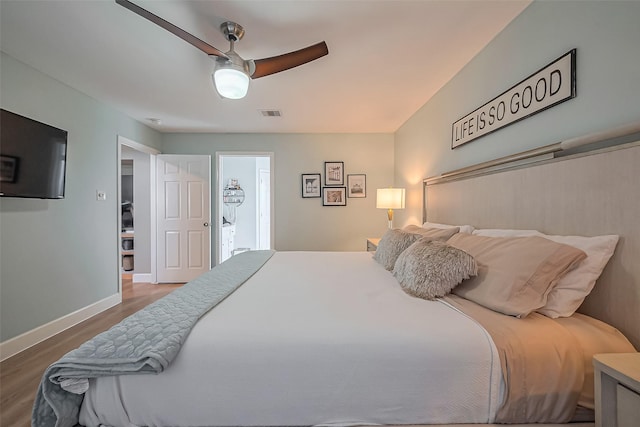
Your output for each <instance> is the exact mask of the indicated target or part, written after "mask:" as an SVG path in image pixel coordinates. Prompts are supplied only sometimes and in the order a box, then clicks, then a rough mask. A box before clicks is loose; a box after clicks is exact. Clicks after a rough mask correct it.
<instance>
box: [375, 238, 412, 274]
mask: <svg viewBox="0 0 640 427" xmlns="http://www.w3.org/2000/svg"><path fill="white" fill-rule="evenodd" d="M420 238H421V236H420V235H419V234H413V233H407V232H406V231H402V230H398V229H393V230H389V231H387V232H386V233H384V235H383V236H382V238H381V239H380V242H379V243H378V249H376V253H375V254H374V255H373V259H374V260H376V261H377V262H378V263H379V264H380V265H382V266H383V267H384V268H386V269H387V270H389V271H391V270H393V266H394V265H395V264H396V259H398V256H399V255H400V254H401V253H402V252H403V251H404V250H405V249H407V248H408V247H409V246H411V245H412V244H413V243H414V242H416V241H418V240H419V239H420Z"/></svg>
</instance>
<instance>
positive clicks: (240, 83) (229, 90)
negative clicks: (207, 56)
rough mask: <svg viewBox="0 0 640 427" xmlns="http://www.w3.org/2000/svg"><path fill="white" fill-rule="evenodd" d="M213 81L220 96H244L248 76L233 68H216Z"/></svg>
mask: <svg viewBox="0 0 640 427" xmlns="http://www.w3.org/2000/svg"><path fill="white" fill-rule="evenodd" d="M213 82H214V84H215V86H216V90H217V91H218V93H219V94H220V96H222V97H225V98H229V99H240V98H244V97H245V95H246V94H247V90H248V89H249V76H248V75H247V74H246V73H244V72H242V71H241V70H237V69H235V68H218V69H217V70H216V71H215V72H214V73H213Z"/></svg>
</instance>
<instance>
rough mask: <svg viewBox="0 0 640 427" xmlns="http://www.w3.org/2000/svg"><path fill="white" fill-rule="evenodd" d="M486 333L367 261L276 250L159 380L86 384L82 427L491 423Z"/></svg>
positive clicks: (496, 377) (496, 369) (492, 381)
mask: <svg viewBox="0 0 640 427" xmlns="http://www.w3.org/2000/svg"><path fill="white" fill-rule="evenodd" d="M501 384H502V374H501V370H500V360H499V357H498V355H497V352H496V349H495V346H494V344H493V342H492V340H491V338H490V336H489V335H488V333H487V332H486V331H485V330H484V329H483V328H482V327H481V326H479V325H478V324H477V323H476V322H475V321H474V320H473V319H470V318H469V317H467V316H466V315H464V314H462V313H460V312H458V311H456V310H455V309H453V308H452V307H450V306H449V305H447V304H445V303H443V302H433V301H424V300H421V299H417V298H413V297H411V296H408V295H407V294H405V293H404V292H403V291H402V290H401V288H400V286H399V285H398V283H397V281H396V280H395V278H394V277H393V276H392V275H391V273H390V272H388V271H386V270H384V269H383V268H382V267H381V266H380V265H378V264H377V263H376V262H375V261H373V260H372V258H371V253H367V252H351V253H344V252H340V253H337V252H278V253H276V254H275V255H274V256H273V257H272V258H271V259H270V260H269V261H268V263H267V264H266V265H265V266H264V267H263V268H262V269H261V270H260V271H259V272H258V273H256V274H255V275H254V276H253V277H252V278H251V279H249V280H248V281H247V282H246V283H245V284H244V285H243V286H241V287H240V289H238V290H237V291H236V292H235V293H234V294H232V295H231V296H230V297H228V298H227V299H226V300H225V301H223V302H222V303H221V304H219V305H218V306H217V307H216V308H214V309H213V310H211V311H210V312H209V313H208V314H206V315H205V316H204V317H203V318H202V319H201V320H200V321H199V322H198V324H197V325H196V326H195V328H194V329H193V330H192V332H191V334H190V335H189V337H188V338H187V340H186V342H185V344H184V347H183V348H182V350H181V352H180V354H179V355H178V356H177V358H176V359H175V360H174V362H173V364H172V365H171V366H170V367H169V368H168V369H167V370H166V371H165V372H163V373H161V374H159V375H130V376H120V377H105V378H99V379H96V380H91V382H90V389H89V391H88V392H87V394H86V396H85V399H84V403H83V406H82V409H81V413H80V422H81V424H83V425H86V426H99V425H109V426H254V425H278V426H288V425H289V426H292V425H357V424H443V423H488V422H493V420H494V417H495V413H496V411H497V408H498V407H499V405H500V403H501V399H502V397H501Z"/></svg>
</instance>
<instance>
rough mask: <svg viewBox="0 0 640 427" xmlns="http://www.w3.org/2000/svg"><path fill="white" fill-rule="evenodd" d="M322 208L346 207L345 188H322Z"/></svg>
mask: <svg viewBox="0 0 640 427" xmlns="http://www.w3.org/2000/svg"><path fill="white" fill-rule="evenodd" d="M322 206H347V187H323V188H322Z"/></svg>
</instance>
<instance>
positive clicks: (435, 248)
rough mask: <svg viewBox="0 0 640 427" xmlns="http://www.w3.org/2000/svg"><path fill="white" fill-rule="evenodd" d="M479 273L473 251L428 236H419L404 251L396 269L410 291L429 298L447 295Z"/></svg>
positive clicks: (407, 291)
mask: <svg viewBox="0 0 640 427" xmlns="http://www.w3.org/2000/svg"><path fill="white" fill-rule="evenodd" d="M476 274H478V266H477V264H476V261H475V259H474V258H473V257H472V256H471V255H469V254H468V253H466V252H465V251H463V250H460V249H457V248H454V247H452V246H449V245H447V244H446V243H444V242H440V241H432V240H429V239H428V238H422V239H420V240H418V241H417V242H416V243H414V244H412V245H411V246H410V247H409V248H407V250H405V251H404V252H403V253H402V254H400V256H398V260H397V261H396V265H395V267H394V269H393V275H394V276H395V278H396V279H397V280H398V282H399V283H400V286H402V289H404V291H405V292H406V293H408V294H409V295H412V296H414V297H418V298H423V299H428V300H432V299H436V298H441V297H443V296H445V295H447V294H448V293H450V292H451V290H452V289H453V288H455V287H456V286H457V285H458V284H460V283H462V281H463V280H464V279H468V278H469V277H470V276H475V275H476Z"/></svg>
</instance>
